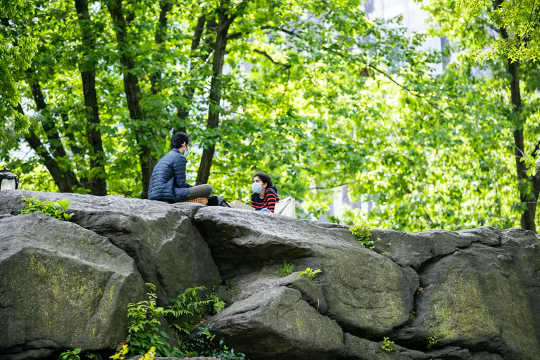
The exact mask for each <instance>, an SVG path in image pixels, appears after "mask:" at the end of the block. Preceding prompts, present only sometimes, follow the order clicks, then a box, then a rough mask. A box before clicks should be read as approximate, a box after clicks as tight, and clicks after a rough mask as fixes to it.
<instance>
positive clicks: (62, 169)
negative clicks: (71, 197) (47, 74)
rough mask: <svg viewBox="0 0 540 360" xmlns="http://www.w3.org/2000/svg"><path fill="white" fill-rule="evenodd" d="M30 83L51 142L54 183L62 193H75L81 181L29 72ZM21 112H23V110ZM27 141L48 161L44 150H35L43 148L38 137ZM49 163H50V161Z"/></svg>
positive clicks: (39, 90) (36, 82)
mask: <svg viewBox="0 0 540 360" xmlns="http://www.w3.org/2000/svg"><path fill="white" fill-rule="evenodd" d="M28 82H29V84H30V88H31V90H32V97H33V98H34V102H35V104H36V108H37V110H38V111H39V112H40V113H41V115H42V116H41V125H42V126H43V130H44V131H45V135H46V136H47V139H48V140H49V147H50V150H51V153H50V154H49V157H51V159H52V160H53V161H54V163H55V165H53V164H50V169H52V170H53V171H54V172H55V174H54V175H53V173H52V172H51V176H52V177H53V179H54V182H55V183H56V185H57V186H58V188H59V189H60V191H61V192H74V191H76V190H77V189H78V188H81V184H80V183H79V180H77V177H76V176H75V173H74V172H73V170H72V167H71V160H70V159H69V157H68V156H67V154H66V150H65V149H64V145H63V144H62V140H61V138H60V134H59V132H58V129H57V128H56V125H55V121H54V119H53V118H52V115H51V113H50V112H49V109H48V108H47V104H46V103H45V97H44V96H43V91H42V90H41V86H40V85H39V82H38V81H37V80H36V79H35V78H34V74H33V73H32V72H29V77H28ZM20 110H21V111H22V108H21V109H20ZM34 135H35V133H34ZM26 140H27V141H28V143H29V144H30V146H31V147H32V148H33V149H34V151H36V153H38V155H39V154H40V153H41V154H42V155H43V156H42V159H43V160H44V161H45V160H46V159H47V156H45V153H44V152H43V151H42V150H39V151H38V150H36V148H34V146H42V145H41V140H40V139H39V137H38V136H37V135H35V136H32V135H30V136H29V137H28V138H27V139H26ZM36 140H39V141H36ZM47 153H48V151H47ZM40 156H41V155H40ZM48 161H49V162H50V160H48ZM47 169H49V166H47Z"/></svg>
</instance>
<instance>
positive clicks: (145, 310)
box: [127, 283, 184, 357]
mask: <svg viewBox="0 0 540 360" xmlns="http://www.w3.org/2000/svg"><path fill="white" fill-rule="evenodd" d="M146 289H147V290H146V299H145V300H142V301H139V302H137V303H134V304H133V303H132V304H128V314H127V316H128V319H129V325H128V334H129V335H128V343H129V354H130V355H139V354H144V353H146V351H147V350H148V349H150V348H151V347H152V346H155V348H156V354H157V355H158V356H177V357H183V356H184V354H183V353H182V352H181V351H180V350H179V349H177V348H175V347H173V346H171V345H170V343H169V335H168V334H167V333H166V332H165V331H164V330H163V329H162V321H163V320H164V317H165V315H166V314H167V311H166V310H165V308H163V307H161V306H157V296H156V286H155V285H154V284H150V283H147V284H146Z"/></svg>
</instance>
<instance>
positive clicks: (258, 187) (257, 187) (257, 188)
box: [251, 182, 262, 194]
mask: <svg viewBox="0 0 540 360" xmlns="http://www.w3.org/2000/svg"><path fill="white" fill-rule="evenodd" d="M251 190H252V191H253V192H254V193H255V194H260V193H261V191H262V185H261V184H259V183H258V182H254V183H252V184H251Z"/></svg>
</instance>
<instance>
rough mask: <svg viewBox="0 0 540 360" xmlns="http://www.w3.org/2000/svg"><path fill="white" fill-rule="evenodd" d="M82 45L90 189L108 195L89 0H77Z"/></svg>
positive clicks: (95, 193) (82, 75)
mask: <svg viewBox="0 0 540 360" xmlns="http://www.w3.org/2000/svg"><path fill="white" fill-rule="evenodd" d="M75 8H76V10H77V16H78V17H79V26H80V29H81V36H82V43H83V59H82V62H81V64H80V71H81V78H82V85H83V94H84V106H85V110H86V120H87V124H86V137H87V138H88V143H89V144H90V171H89V176H88V186H89V187H90V191H91V193H92V194H93V195H107V181H106V172H105V152H104V151H103V143H102V141H101V129H100V120H99V106H98V102H97V93H96V60H95V51H94V50H95V37H94V31H93V29H92V27H91V26H90V15H89V13H88V0H75Z"/></svg>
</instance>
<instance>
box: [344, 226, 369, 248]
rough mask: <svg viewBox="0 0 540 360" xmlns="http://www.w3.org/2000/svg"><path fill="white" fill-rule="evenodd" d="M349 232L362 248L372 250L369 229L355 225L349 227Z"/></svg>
mask: <svg viewBox="0 0 540 360" xmlns="http://www.w3.org/2000/svg"><path fill="white" fill-rule="evenodd" d="M349 230H350V231H351V233H352V234H353V235H354V236H355V237H356V239H357V240H358V242H359V243H360V244H362V246H363V247H365V248H368V249H371V250H373V247H374V246H375V244H374V243H373V239H372V237H371V231H369V229H367V228H366V227H364V226H363V225H355V226H352V227H350V228H349Z"/></svg>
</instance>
